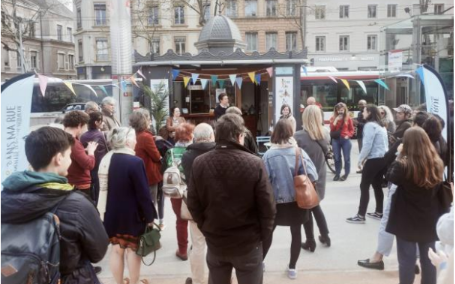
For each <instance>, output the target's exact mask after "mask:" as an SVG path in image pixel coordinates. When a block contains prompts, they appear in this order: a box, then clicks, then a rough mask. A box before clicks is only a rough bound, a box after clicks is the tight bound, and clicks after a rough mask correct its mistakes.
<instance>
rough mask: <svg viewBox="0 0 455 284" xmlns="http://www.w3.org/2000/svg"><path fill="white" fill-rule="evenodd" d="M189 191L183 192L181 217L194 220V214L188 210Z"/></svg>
mask: <svg viewBox="0 0 455 284" xmlns="http://www.w3.org/2000/svg"><path fill="white" fill-rule="evenodd" d="M187 195H188V191H185V192H184V193H183V198H182V206H180V218H182V219H183V220H188V221H193V216H191V213H190V210H188V205H187V203H188V199H187Z"/></svg>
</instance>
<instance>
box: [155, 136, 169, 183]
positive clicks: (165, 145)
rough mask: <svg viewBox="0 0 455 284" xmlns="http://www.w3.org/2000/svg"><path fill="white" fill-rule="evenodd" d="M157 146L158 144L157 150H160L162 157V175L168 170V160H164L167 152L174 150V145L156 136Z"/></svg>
mask: <svg viewBox="0 0 455 284" xmlns="http://www.w3.org/2000/svg"><path fill="white" fill-rule="evenodd" d="M155 144H156V148H158V152H160V155H161V157H162V158H161V161H160V162H161V169H160V171H161V174H163V173H164V171H165V170H166V166H167V165H166V159H165V158H164V157H165V156H166V152H167V151H168V150H169V149H172V148H173V147H174V145H172V143H171V142H169V141H167V140H164V139H156V136H155Z"/></svg>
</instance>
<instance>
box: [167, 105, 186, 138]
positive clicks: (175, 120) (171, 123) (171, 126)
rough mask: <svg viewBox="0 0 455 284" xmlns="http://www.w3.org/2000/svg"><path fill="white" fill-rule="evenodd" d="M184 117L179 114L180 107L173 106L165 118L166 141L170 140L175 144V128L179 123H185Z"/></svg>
mask: <svg viewBox="0 0 455 284" xmlns="http://www.w3.org/2000/svg"><path fill="white" fill-rule="evenodd" d="M185 122H186V121H185V118H183V117H181V116H180V109H179V108H178V107H174V108H173V109H172V110H171V115H170V116H169V117H168V118H167V120H166V129H167V131H168V135H167V136H168V137H167V141H169V142H171V143H172V145H174V144H175V142H176V141H177V140H175V130H176V129H177V127H179V125H180V124H182V123H185Z"/></svg>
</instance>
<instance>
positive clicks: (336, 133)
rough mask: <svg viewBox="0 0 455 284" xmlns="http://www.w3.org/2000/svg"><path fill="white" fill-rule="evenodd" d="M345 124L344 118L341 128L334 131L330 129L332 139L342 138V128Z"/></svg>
mask: <svg viewBox="0 0 455 284" xmlns="http://www.w3.org/2000/svg"><path fill="white" fill-rule="evenodd" d="M343 126H344V119H343V122H341V126H340V128H339V129H337V130H334V131H330V137H331V138H332V139H340V137H341V130H343Z"/></svg>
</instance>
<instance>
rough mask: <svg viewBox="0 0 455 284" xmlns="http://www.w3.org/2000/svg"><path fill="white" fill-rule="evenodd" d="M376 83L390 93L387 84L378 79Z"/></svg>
mask: <svg viewBox="0 0 455 284" xmlns="http://www.w3.org/2000/svg"><path fill="white" fill-rule="evenodd" d="M374 81H375V82H376V83H378V84H379V85H381V86H382V87H384V89H386V90H387V91H389V86H387V84H386V83H385V82H384V81H382V80H381V79H376V80H374Z"/></svg>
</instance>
